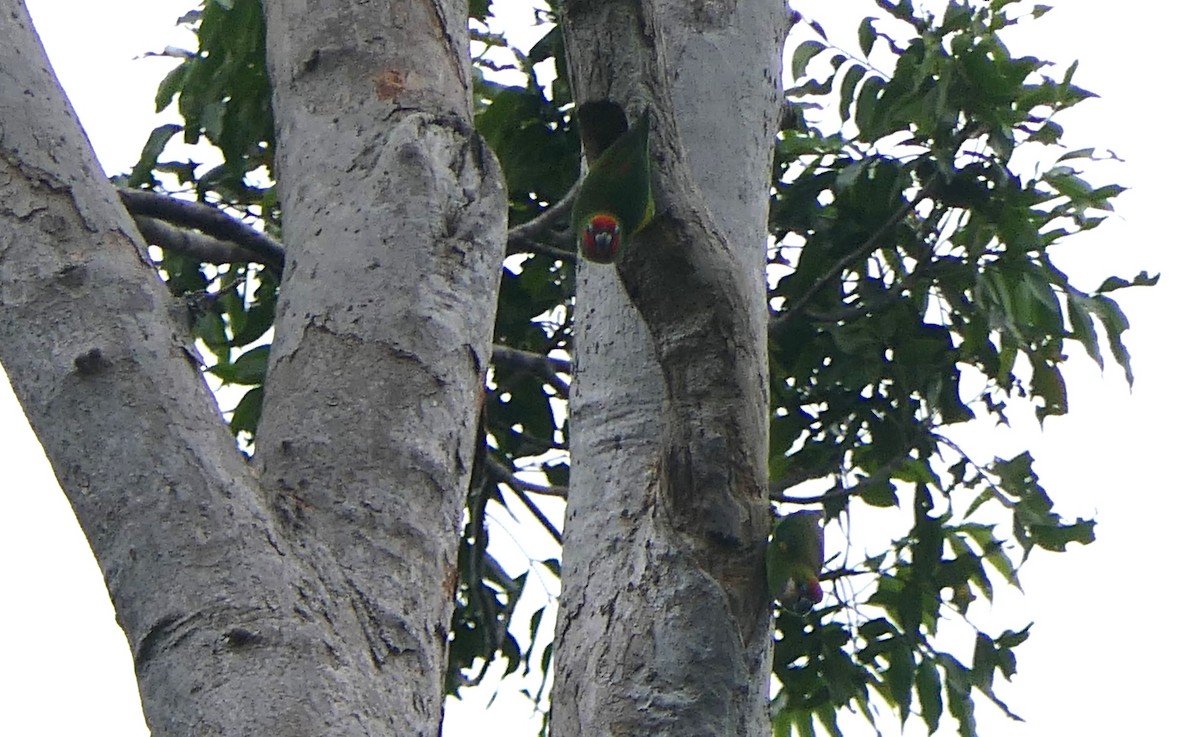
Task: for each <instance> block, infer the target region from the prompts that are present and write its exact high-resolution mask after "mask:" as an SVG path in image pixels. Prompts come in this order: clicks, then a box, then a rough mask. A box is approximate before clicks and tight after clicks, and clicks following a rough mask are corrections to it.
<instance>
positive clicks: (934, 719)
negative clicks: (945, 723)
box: [916, 658, 942, 734]
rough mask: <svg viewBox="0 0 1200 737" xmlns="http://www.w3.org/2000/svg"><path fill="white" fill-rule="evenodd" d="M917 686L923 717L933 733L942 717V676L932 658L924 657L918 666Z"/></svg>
mask: <svg viewBox="0 0 1200 737" xmlns="http://www.w3.org/2000/svg"><path fill="white" fill-rule="evenodd" d="M916 686H917V701H918V702H919V703H920V705H921V719H922V720H923V721H924V722H925V726H926V728H927V729H928V730H929V734H933V733H934V732H936V731H937V728H938V724H939V722H941V719H942V678H941V676H940V675H938V670H937V666H935V665H934V662H933V661H932V660H930V659H928V658H924V659H922V660H921V664H920V665H919V666H917V675H916Z"/></svg>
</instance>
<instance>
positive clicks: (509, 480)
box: [487, 458, 567, 499]
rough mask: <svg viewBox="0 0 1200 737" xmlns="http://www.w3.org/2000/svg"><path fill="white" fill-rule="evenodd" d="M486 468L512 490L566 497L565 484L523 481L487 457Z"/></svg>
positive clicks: (560, 497)
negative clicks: (548, 484) (546, 484)
mask: <svg viewBox="0 0 1200 737" xmlns="http://www.w3.org/2000/svg"><path fill="white" fill-rule="evenodd" d="M487 464H488V470H489V471H490V472H492V473H494V474H496V476H497V477H498V478H499V479H500V480H501V481H503V482H504V483H505V484H507V485H508V486H509V487H510V488H511V489H512V490H513V491H522V492H528V493H530V494H541V495H542V496H556V497H558V498H559V499H566V498H567V487H565V486H542V485H541V484H535V483H533V482H532V481H524V480H522V479H519V478H517V476H516V474H514V473H513V472H512V471H509V470H508V469H507V468H505V467H504V464H502V463H500V462H499V461H497V460H495V459H493V458H488V461H487Z"/></svg>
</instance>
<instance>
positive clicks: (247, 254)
mask: <svg viewBox="0 0 1200 737" xmlns="http://www.w3.org/2000/svg"><path fill="white" fill-rule="evenodd" d="M133 222H134V223H135V224H136V225H137V228H138V230H139V231H140V232H141V234H142V238H144V239H145V240H146V242H147V243H149V244H152V245H155V246H158V247H160V248H162V249H163V250H166V251H171V252H172V253H181V254H183V255H185V256H190V257H192V258H194V259H197V260H199V261H203V262H205V263H209V264H235V263H250V262H253V263H259V262H261V261H262V257H261V256H259V255H258V254H256V253H254V252H252V251H248V250H247V249H245V248H242V247H241V246H239V245H237V244H236V243H232V242H230V241H224V240H219V239H217V238H213V237H212V236H209V235H205V234H204V233H201V232H200V231H198V230H192V229H190V228H181V227H179V226H176V225H171V224H170V223H167V222H166V221H164V220H158V219H156V218H152V217H147V216H145V215H135V216H134V218H133Z"/></svg>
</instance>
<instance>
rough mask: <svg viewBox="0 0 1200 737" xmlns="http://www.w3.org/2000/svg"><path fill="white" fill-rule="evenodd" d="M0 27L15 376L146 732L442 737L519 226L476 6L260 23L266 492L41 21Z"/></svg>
mask: <svg viewBox="0 0 1200 737" xmlns="http://www.w3.org/2000/svg"><path fill="white" fill-rule="evenodd" d="M0 5H2V11H0V12H3V14H4V18H5V20H4V21H3V22H0V68H2V69H3V70H4V72H3V74H0V154H2V158H0V217H2V218H3V220H4V226H3V227H0V360H2V361H3V363H4V366H5V369H6V370H7V371H8V373H9V376H10V378H11V380H12V383H13V385H14V389H15V390H16V393H17V396H18V398H19V399H20V401H21V403H22V406H23V408H24V410H25V412H26V414H27V415H28V416H29V419H30V422H31V424H32V425H33V427H34V429H35V431H36V432H37V434H38V436H39V439H40V440H41V443H42V445H43V447H44V448H45V450H46V454H47V456H48V457H49V459H50V461H51V464H52V465H53V467H54V470H55V473H56V475H57V477H58V480H59V482H60V483H61V485H62V487H63V489H64V491H65V492H66V494H67V496H68V498H69V499H70V502H71V504H72V506H73V508H74V510H75V513H76V515H77V516H78V518H79V520H80V523H81V525H82V527H83V529H84V532H85V533H86V535H87V537H88V540H89V542H90V544H91V546H92V549H93V551H94V552H95V554H96V557H97V559H98V560H99V562H100V567H101V569H102V571H103V572H104V576H105V581H106V583H107V585H108V589H109V592H110V594H111V596H112V598H113V602H114V605H115V608H116V611H117V617H118V620H119V622H120V624H121V627H122V628H123V629H124V631H125V633H126V635H127V637H128V639H129V643H130V647H131V649H132V651H133V653H134V665H135V669H136V672H137V677H138V682H139V685H140V688H141V694H142V701H143V707H144V709H145V712H146V718H147V722H148V723H149V725H150V727H151V729H152V731H153V732H154V734H155V735H162V736H166V737H172V736H174V735H200V734H204V735H209V734H222V735H255V736H257V735H266V734H270V735H283V736H287V735H384V734H387V735H392V734H406V735H436V734H438V732H439V729H440V722H441V704H442V689H443V680H444V671H445V645H446V628H447V626H448V616H449V613H450V607H451V595H452V593H453V590H454V582H455V575H456V574H455V571H454V567H453V561H454V550H455V545H456V543H457V539H458V532H459V515H460V511H461V509H462V504H463V499H464V496H465V492H466V485H467V479H468V475H469V473H470V467H471V457H472V453H473V450H474V448H473V441H474V438H475V425H476V417H477V411H478V402H479V399H480V389H481V383H482V378H483V372H484V371H485V369H486V366H487V363H488V360H489V356H490V342H491V340H490V337H491V326H492V324H493V321H494V310H495V299H496V288H497V283H498V276H499V267H500V259H501V253H502V244H503V236H504V230H505V216H504V213H505V212H506V207H507V204H506V197H505V193H504V187H503V182H502V178H501V175H500V171H499V168H498V166H497V164H496V162H495V160H494V158H493V157H492V155H491V154H490V152H489V151H488V150H487V147H486V146H485V145H484V144H483V142H482V140H481V139H479V137H478V136H476V135H475V134H474V132H473V130H472V128H471V95H470V72H469V66H468V60H467V55H466V30H467V25H466V24H467V21H466V0H427V1H425V2H412V3H409V2H404V3H395V2H372V3H353V4H347V3H341V2H335V1H333V0H328V1H327V2H324V3H315V2H314V3H308V4H307V7H305V8H304V12H303V13H301V12H298V9H297V8H296V7H294V5H295V4H294V3H284V2H269V3H267V4H266V5H267V8H266V9H267V14H268V21H269V26H270V29H269V34H270V49H271V54H272V56H271V73H272V76H273V78H274V81H275V85H276V90H275V111H276V120H277V121H278V124H279V127H280V130H279V150H280V155H279V161H278V169H277V172H278V175H279V180H280V184H279V187H280V192H281V202H282V203H283V210H284V214H285V218H286V225H285V231H286V232H285V240H286V242H287V243H288V270H287V272H286V274H285V278H284V283H283V287H282V289H283V291H282V296H281V302H280V307H279V314H278V319H277V322H276V332H275V342H274V346H273V349H272V361H273V363H272V367H271V373H270V381H269V384H268V388H267V401H266V404H265V406H264V410H263V417H262V420H261V424H260V426H259V433H258V436H257V455H258V457H257V461H256V462H257V463H258V465H259V470H260V472H259V473H255V472H254V471H253V470H252V469H251V468H250V466H249V465H248V464H247V463H246V462H245V460H244V459H243V458H242V457H241V455H240V454H239V453H238V451H237V449H236V447H235V446H234V443H233V441H232V438H231V436H230V434H229V432H228V429H227V428H226V427H225V426H224V424H223V423H222V421H221V418H220V416H219V414H218V412H217V411H216V408H215V405H214V403H213V400H212V397H211V396H210V395H209V393H208V391H207V389H206V387H205V384H204V381H203V379H202V376H201V374H200V372H199V371H198V366H197V363H196V361H195V360H194V359H193V358H192V348H191V346H192V341H191V337H190V334H189V331H188V328H187V327H186V325H185V324H184V321H183V315H182V310H180V311H178V312H173V311H172V304H171V298H170V296H169V294H168V293H167V290H166V289H165V287H164V286H163V285H162V283H161V281H160V280H159V279H158V277H157V275H156V274H155V272H154V270H153V269H152V268H150V266H149V265H148V264H149V259H148V258H147V256H146V253H145V248H144V245H143V244H142V242H141V240H140V238H139V237H138V236H137V234H136V233H137V231H136V229H135V228H134V225H133V223H132V222H131V221H130V219H129V217H128V216H127V215H126V213H125V211H124V210H123V208H122V207H121V206H120V204H119V202H118V200H117V197H116V193H115V192H114V190H113V188H112V187H111V185H110V184H109V183H108V182H107V181H106V180H105V179H104V176H103V174H102V173H101V171H100V168H99V165H98V164H97V162H96V160H95V157H94V154H93V153H92V151H91V149H90V148H89V146H88V145H87V142H86V140H85V138H84V136H83V132H82V131H81V129H80V127H79V124H78V121H77V120H76V119H75V118H74V116H73V115H72V114H71V112H70V109H69V107H68V106H67V104H66V98H65V96H64V95H63V92H62V90H61V88H60V87H59V86H58V84H57V81H56V80H55V79H54V76H53V73H52V72H51V71H50V67H49V63H48V61H47V60H46V58H45V55H44V53H43V51H42V50H41V48H40V46H39V45H38V43H37V39H36V36H35V34H34V33H33V31H32V25H31V23H30V20H29V17H28V14H27V13H26V11H25V8H24V5H23V4H22V3H21V2H19V0H2V1H0ZM318 5H320V6H322V7H317V6H318ZM347 5H351V6H352V7H349V8H347V7H345V6H347ZM412 70H417V71H412ZM260 479H261V480H260Z"/></svg>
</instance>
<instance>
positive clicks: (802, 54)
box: [792, 39, 829, 82]
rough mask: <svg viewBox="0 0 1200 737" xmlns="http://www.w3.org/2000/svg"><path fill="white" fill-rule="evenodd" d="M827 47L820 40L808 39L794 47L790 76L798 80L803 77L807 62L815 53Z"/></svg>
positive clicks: (806, 69)
mask: <svg viewBox="0 0 1200 737" xmlns="http://www.w3.org/2000/svg"><path fill="white" fill-rule="evenodd" d="M827 48H829V47H828V46H826V45H825V44H823V43H821V42H820V41H814V40H812V39H809V40H808V41H805V42H803V43H801V44H800V45H799V46H797V47H796V50H795V51H794V52H792V78H793V79H795V80H796V81H797V82H799V81H800V80H801V79H803V78H804V76H805V73H806V72H807V71H808V63H809V62H810V61H812V60H813V57H815V56H816V55H817V54H819V53H821V52H822V51H824V50H825V49H827Z"/></svg>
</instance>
